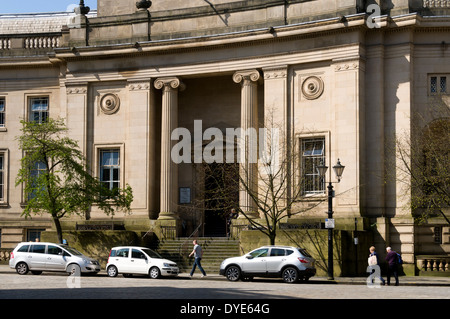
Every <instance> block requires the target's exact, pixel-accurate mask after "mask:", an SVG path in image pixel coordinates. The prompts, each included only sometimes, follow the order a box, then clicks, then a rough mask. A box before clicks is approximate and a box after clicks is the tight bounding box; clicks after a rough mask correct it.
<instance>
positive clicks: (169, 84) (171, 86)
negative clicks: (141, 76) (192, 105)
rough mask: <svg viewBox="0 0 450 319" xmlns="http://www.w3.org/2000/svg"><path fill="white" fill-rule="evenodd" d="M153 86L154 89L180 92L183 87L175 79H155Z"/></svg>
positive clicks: (182, 84) (178, 80)
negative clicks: (177, 90)
mask: <svg viewBox="0 0 450 319" xmlns="http://www.w3.org/2000/svg"><path fill="white" fill-rule="evenodd" d="M154 86H155V88H156V89H158V90H160V89H163V90H175V89H179V90H180V91H182V90H184V88H185V85H184V83H183V82H181V80H180V79H179V78H177V77H166V78H157V79H156V80H155V83H154Z"/></svg>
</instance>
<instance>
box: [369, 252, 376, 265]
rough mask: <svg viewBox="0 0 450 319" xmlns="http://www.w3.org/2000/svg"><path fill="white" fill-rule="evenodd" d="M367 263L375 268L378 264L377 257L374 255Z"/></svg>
mask: <svg viewBox="0 0 450 319" xmlns="http://www.w3.org/2000/svg"><path fill="white" fill-rule="evenodd" d="M367 262H368V263H369V266H373V265H376V264H377V256H375V255H373V256H370V257H369V259H368V260H367Z"/></svg>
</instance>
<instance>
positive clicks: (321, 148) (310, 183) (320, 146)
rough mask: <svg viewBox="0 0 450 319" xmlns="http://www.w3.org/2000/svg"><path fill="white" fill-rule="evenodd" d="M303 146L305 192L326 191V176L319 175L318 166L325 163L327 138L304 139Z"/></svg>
mask: <svg viewBox="0 0 450 319" xmlns="http://www.w3.org/2000/svg"><path fill="white" fill-rule="evenodd" d="M301 147H302V150H301V151H302V152H301V155H302V156H301V162H302V163H301V171H302V187H303V194H305V195H310V194H321V193H324V192H325V183H324V178H323V177H321V176H320V175H319V172H318V170H317V166H318V165H322V164H323V163H325V138H311V139H303V140H302V143H301Z"/></svg>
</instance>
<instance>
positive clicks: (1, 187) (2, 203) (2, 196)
mask: <svg viewBox="0 0 450 319" xmlns="http://www.w3.org/2000/svg"><path fill="white" fill-rule="evenodd" d="M0 157H2V158H3V160H2V161H1V164H2V165H0V207H7V206H8V202H9V191H8V190H9V183H8V181H9V176H8V175H9V150H8V149H1V148H0Z"/></svg>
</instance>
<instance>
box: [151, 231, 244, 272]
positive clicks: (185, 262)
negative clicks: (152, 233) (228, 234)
mask: <svg viewBox="0 0 450 319" xmlns="http://www.w3.org/2000/svg"><path fill="white" fill-rule="evenodd" d="M197 242H198V243H199V244H200V246H202V249H203V257H202V267H203V269H205V271H206V272H210V273H216V272H218V271H219V268H220V264H221V263H222V261H223V260H224V259H226V258H228V257H235V256H239V255H240V245H239V241H238V240H233V239H228V238H225V237H202V238H197ZM192 248H193V245H192V238H177V239H170V240H164V241H162V242H161V243H160V244H159V248H158V249H157V250H158V252H159V253H160V254H161V256H163V257H164V258H167V259H170V260H172V261H174V262H176V263H177V264H178V266H179V267H180V270H181V271H184V272H186V271H190V270H191V268H192V264H193V262H194V259H193V258H189V253H190V252H191V251H192Z"/></svg>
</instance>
